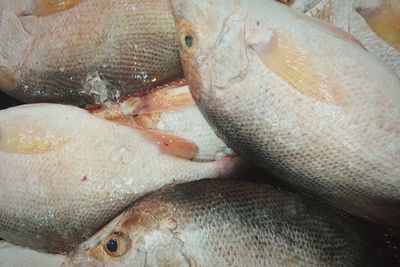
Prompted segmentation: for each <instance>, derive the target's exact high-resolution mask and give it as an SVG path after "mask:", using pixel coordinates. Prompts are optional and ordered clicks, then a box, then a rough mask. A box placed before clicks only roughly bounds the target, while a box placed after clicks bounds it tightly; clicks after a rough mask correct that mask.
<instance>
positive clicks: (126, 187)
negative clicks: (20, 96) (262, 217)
mask: <svg viewBox="0 0 400 267" xmlns="http://www.w3.org/2000/svg"><path fill="white" fill-rule="evenodd" d="M156 134H157V133H154V132H151V133H148V132H146V131H145V130H143V129H135V128H131V127H128V126H125V125H123V124H122V123H117V122H111V121H106V120H104V119H102V118H99V117H96V116H94V115H92V114H90V113H89V112H87V111H85V110H82V109H79V108H75V107H72V106H63V105H58V104H33V105H24V106H19V107H14V108H10V109H7V110H2V111H1V112H0V162H1V168H0V203H1V204H0V237H1V238H3V239H5V240H7V241H8V242H11V243H13V244H16V245H21V246H25V247H29V248H33V249H36V250H40V251H47V252H52V253H65V252H68V251H69V250H71V249H72V248H74V247H75V246H76V245H78V244H79V243H80V242H82V241H83V240H85V239H87V238H89V237H90V236H91V235H93V234H94V233H95V232H96V231H97V230H98V229H100V228H101V227H102V226H103V225H105V224H106V223H108V222H109V221H110V220H111V219H112V218H114V217H115V216H116V215H117V214H119V213H120V212H121V211H122V210H123V209H124V208H126V207H127V206H128V205H129V204H130V203H131V202H132V201H134V200H135V199H136V198H138V197H140V196H143V195H144V194H146V193H148V192H150V191H153V190H156V189H158V188H160V187H162V186H164V185H165V184H169V183H180V182H186V181H191V180H192V179H200V178H205V177H220V176H224V175H231V174H232V173H233V172H235V169H236V170H237V167H239V165H240V164H238V163H239V162H240V161H239V160H236V159H229V158H225V159H221V160H219V161H212V162H205V163H199V162H194V161H190V160H187V159H185V155H186V154H189V155H192V154H193V152H195V151H191V149H193V148H194V147H195V146H193V145H192V144H190V143H188V144H186V143H185V142H182V140H179V138H174V137H173V136H169V135H167V134H164V133H163V134H162V136H163V137H165V138H167V140H168V141H169V142H168V144H167V145H168V146H167V147H166V148H163V149H161V150H160V145H161V146H163V143H162V142H163V140H165V138H163V139H160V140H158V139H157V136H156ZM152 139H154V140H152ZM161 148H162V147H161ZM168 149H171V150H170V151H169V150H168ZM169 153H171V154H169ZM179 153H183V157H182V158H179V157H177V156H179Z"/></svg>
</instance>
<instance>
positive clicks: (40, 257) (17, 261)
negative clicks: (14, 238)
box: [0, 240, 65, 267]
mask: <svg viewBox="0 0 400 267" xmlns="http://www.w3.org/2000/svg"><path fill="white" fill-rule="evenodd" d="M0 259H1V261H0V267H23V266H29V267H55V266H60V265H61V264H62V262H63V261H64V260H65V256H62V255H52V254H46V253H40V252H37V251H34V250H32V249H28V248H23V247H17V246H14V245H12V244H9V243H7V242H5V241H3V240H1V241H0Z"/></svg>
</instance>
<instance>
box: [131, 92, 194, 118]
mask: <svg viewBox="0 0 400 267" xmlns="http://www.w3.org/2000/svg"><path fill="white" fill-rule="evenodd" d="M128 104H129V103H128ZM193 106H195V102H194V100H193V98H192V95H191V94H190V91H189V88H188V87H187V86H183V87H176V88H170V87H169V88H165V89H162V90H158V91H155V92H153V93H151V94H148V95H146V96H143V97H142V98H141V99H140V108H139V110H137V111H136V114H137V115H143V114H149V113H162V112H165V111H174V110H179V109H182V108H186V107H193Z"/></svg>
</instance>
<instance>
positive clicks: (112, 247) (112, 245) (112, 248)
mask: <svg viewBox="0 0 400 267" xmlns="http://www.w3.org/2000/svg"><path fill="white" fill-rule="evenodd" d="M107 249H108V251H109V252H111V253H115V252H117V250H118V242H117V240H115V239H110V241H108V243H107Z"/></svg>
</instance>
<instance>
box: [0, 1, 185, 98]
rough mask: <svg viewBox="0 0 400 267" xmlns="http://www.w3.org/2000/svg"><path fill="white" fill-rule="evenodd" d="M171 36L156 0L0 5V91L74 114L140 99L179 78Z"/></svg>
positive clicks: (167, 17) (168, 22) (166, 16)
mask: <svg viewBox="0 0 400 267" xmlns="http://www.w3.org/2000/svg"><path fill="white" fill-rule="evenodd" d="M60 4H64V8H61V7H62V6H61V7H60ZM174 33H175V29H174V23H173V19H172V15H171V14H170V12H169V10H168V7H167V2H166V1H163V0H138V1H136V0H123V1H108V0H100V1H99V0H85V1H80V0H67V1H59V0H25V1H13V0H6V1H2V3H0V39H1V40H2V42H1V43H0V51H2V52H1V55H0V90H2V91H3V92H5V93H7V94H9V95H11V96H14V97H16V98H18V99H20V100H22V101H24V102H26V103H31V102H51V103H54V102H55V103H63V104H74V105H77V106H83V105H87V104H103V103H104V102H118V101H120V100H123V99H124V98H126V97H127V96H131V95H141V94H144V93H145V92H147V91H148V90H150V89H152V88H154V87H156V86H158V85H160V84H164V83H166V82H170V81H172V80H175V79H177V78H180V77H181V76H182V68H181V65H180V59H179V50H178V46H177V44H176V41H175V39H174Z"/></svg>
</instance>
